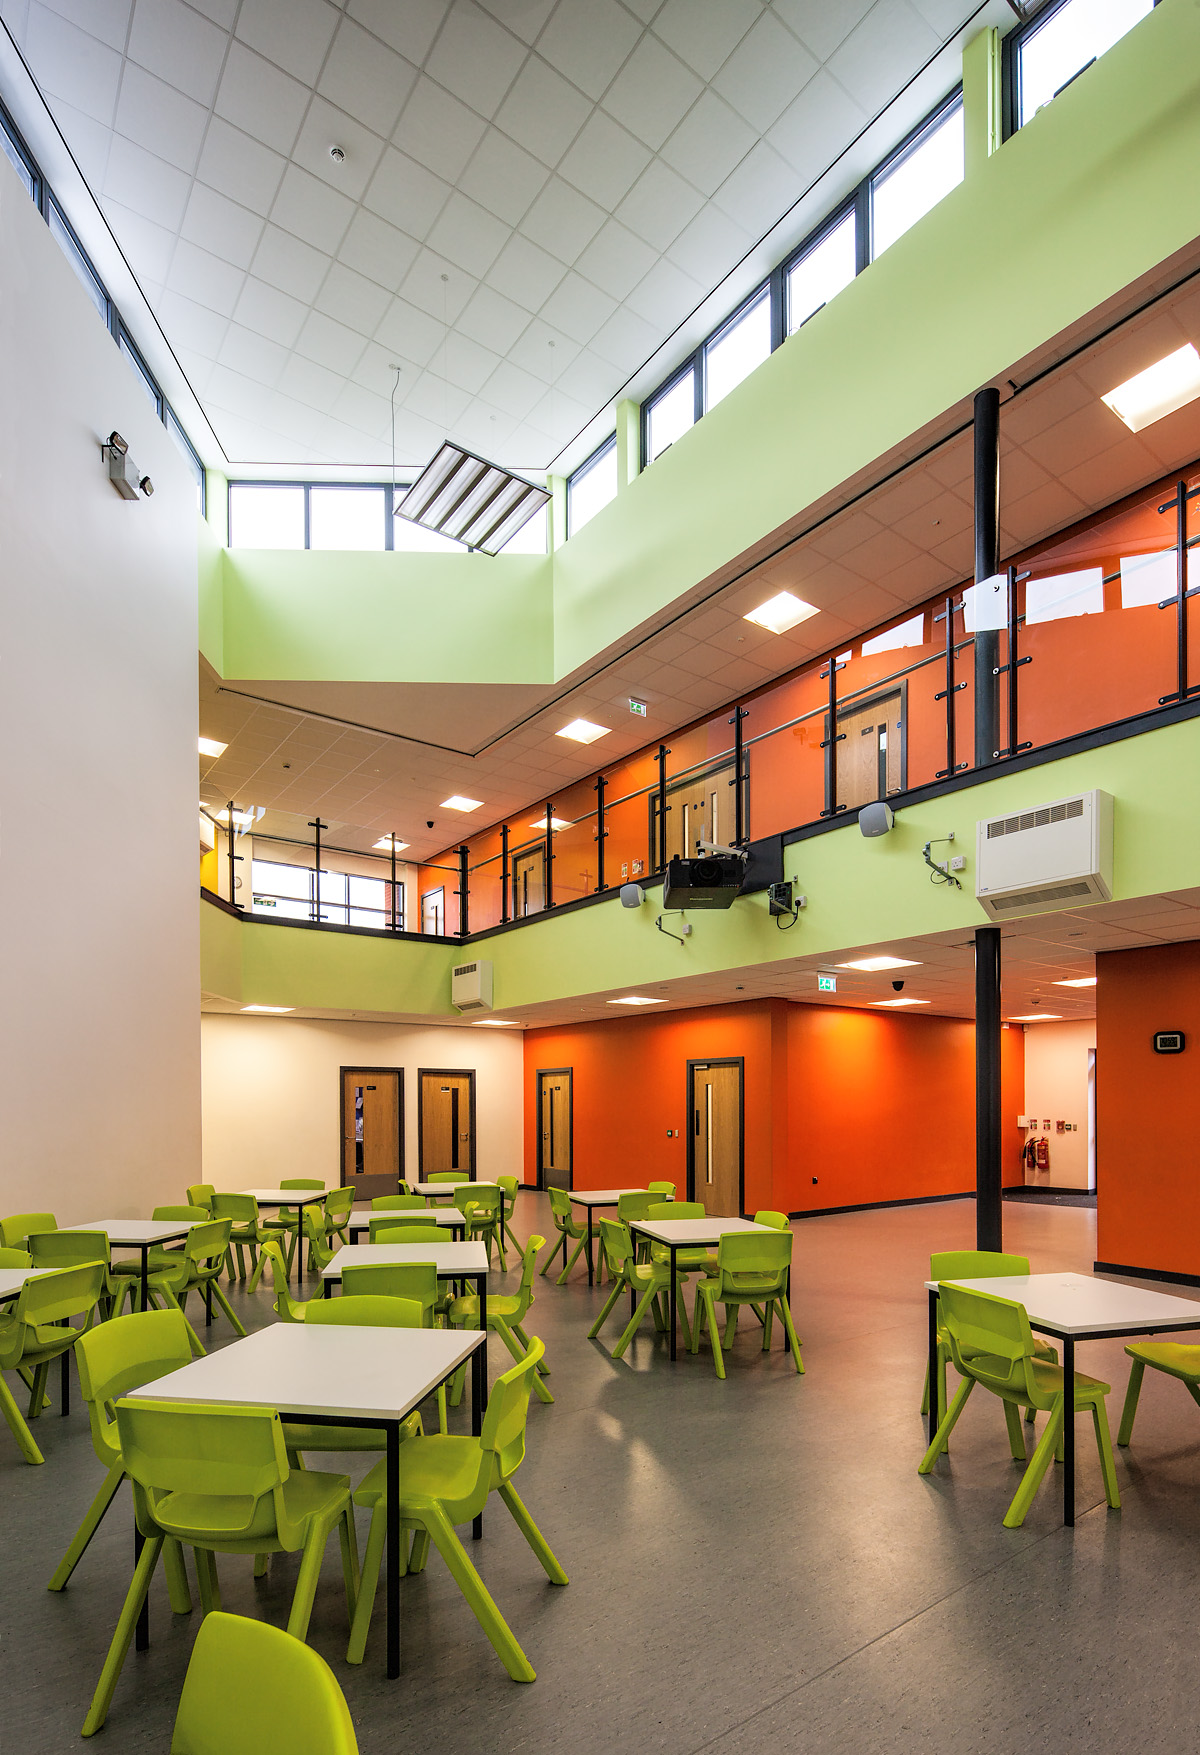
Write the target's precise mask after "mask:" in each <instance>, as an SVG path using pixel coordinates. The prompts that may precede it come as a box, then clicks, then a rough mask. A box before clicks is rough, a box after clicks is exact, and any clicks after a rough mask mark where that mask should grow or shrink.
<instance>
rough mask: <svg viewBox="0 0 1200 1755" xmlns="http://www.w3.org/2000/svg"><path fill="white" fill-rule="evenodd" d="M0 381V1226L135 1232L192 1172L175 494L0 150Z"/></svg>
mask: <svg viewBox="0 0 1200 1755" xmlns="http://www.w3.org/2000/svg"><path fill="white" fill-rule="evenodd" d="M0 385H2V386H3V409H4V417H3V420H2V421H0V749H2V750H3V760H2V763H0V1138H2V1139H3V1142H4V1149H3V1154H2V1155H0V1212H14V1211H18V1210H24V1209H28V1208H37V1209H49V1210H52V1211H54V1212H55V1213H56V1215H57V1217H58V1219H59V1222H60V1223H64V1222H70V1221H73V1220H79V1219H87V1218H89V1217H95V1218H105V1217H110V1216H126V1215H131V1214H137V1213H145V1214H148V1213H149V1211H150V1208H151V1206H152V1205H153V1204H154V1203H155V1202H156V1201H159V1200H162V1199H165V1198H167V1197H168V1196H171V1195H174V1194H175V1193H176V1191H177V1190H178V1188H179V1187H180V1186H182V1185H183V1184H184V1183H187V1182H190V1181H191V1180H192V1179H193V1175H194V1171H195V1170H196V1168H197V1167H198V1165H199V1155H200V1103H199V1096H200V1082H199V1025H198V1020H197V1015H196V1013H197V995H198V991H199V927H198V922H197V907H196V797H197V791H196V788H197V756H196V686H197V685H196V637H197V636H196V510H195V504H196V502H195V488H194V485H193V484H192V482H191V481H190V480H189V478H188V476H187V473H186V471H185V469H184V467H183V464H182V461H181V459H180V457H179V453H178V452H177V451H176V449H175V446H174V444H173V442H172V440H171V439H170V437H169V435H168V434H167V432H166V429H165V428H164V427H163V425H162V423H161V422H160V421H159V420H158V419H157V417H156V415H155V413H154V410H153V409H152V407H151V406H150V404H149V402H148V400H147V398H146V394H145V390H144V389H143V388H142V387H141V386H140V384H139V382H138V380H137V379H136V378H135V376H134V374H133V371H132V370H131V368H130V366H129V364H128V362H127V361H126V360H124V359H123V358H122V357H121V355H120V353H119V352H118V350H117V348H116V346H115V344H114V343H113V341H112V339H111V337H110V336H109V334H108V332H107V331H106V329H105V327H104V325H103V323H102V321H101V319H100V318H99V317H98V315H97V314H96V311H95V309H94V307H93V306H92V305H91V304H90V303H89V302H88V300H87V298H86V296H85V294H84V292H83V289H82V288H81V287H80V285H79V282H78V281H77V280H76V278H75V276H74V273H73V272H72V270H71V268H70V266H69V265H68V263H67V261H66V259H65V257H64V256H63V254H62V252H61V251H60V249H59V247H58V245H57V244H56V243H55V241H54V239H53V238H52V237H51V235H50V232H49V230H48V229H47V227H46V225H45V223H44V221H43V220H42V219H41V217H40V215H39V214H38V212H37V210H36V209H35V207H34V206H33V204H32V202H31V201H30V200H29V198H28V196H27V195H26V194H25V192H24V190H23V189H22V188H21V186H20V185H19V183H18V181H17V179H16V176H15V174H14V172H13V170H12V168H11V167H10V165H9V163H8V161H7V159H5V158H4V157H3V155H0ZM113 428H117V429H118V430H119V431H120V432H121V433H123V434H124V436H125V437H126V439H127V440H128V441H129V448H130V452H131V454H132V456H133V457H134V458H136V460H137V463H138V465H139V467H140V469H141V470H142V471H143V472H144V473H149V475H150V476H151V477H152V478H153V481H154V487H155V493H154V497H153V499H150V500H145V499H141V498H139V500H137V501H136V502H134V501H129V502H126V501H124V500H122V499H121V498H120V497H119V496H118V494H117V493H116V490H115V489H114V488H113V487H112V486H111V485H110V484H109V481H108V478H107V471H106V467H105V464H104V462H103V460H102V459H101V455H100V445H101V443H102V441H103V440H104V439H105V438H106V437H107V436H108V434H109V432H111V431H112V429H113Z"/></svg>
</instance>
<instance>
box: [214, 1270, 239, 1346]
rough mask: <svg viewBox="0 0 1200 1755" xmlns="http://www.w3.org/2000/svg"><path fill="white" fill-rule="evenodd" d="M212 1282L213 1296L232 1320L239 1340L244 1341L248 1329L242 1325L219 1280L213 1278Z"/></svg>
mask: <svg viewBox="0 0 1200 1755" xmlns="http://www.w3.org/2000/svg"><path fill="white" fill-rule="evenodd" d="M210 1283H211V1285H212V1294H213V1297H214V1298H215V1299H216V1301H217V1303H218V1304H219V1305H220V1307H221V1309H222V1310H223V1311H224V1312H225V1315H226V1316H227V1317H228V1318H229V1320H230V1322H231V1323H232V1324H233V1332H234V1334H235V1335H237V1337H238V1339H239V1340H243V1341H244V1340H245V1338H246V1330H245V1329H244V1328H243V1326H242V1323H241V1321H240V1319H239V1317H238V1313H237V1311H236V1310H235V1309H234V1308H233V1305H232V1304H231V1303H230V1302H229V1300H228V1298H227V1297H226V1296H225V1294H224V1292H223V1291H222V1290H221V1288H220V1286H219V1285H218V1283H217V1281H216V1280H213V1281H211V1282H210Z"/></svg>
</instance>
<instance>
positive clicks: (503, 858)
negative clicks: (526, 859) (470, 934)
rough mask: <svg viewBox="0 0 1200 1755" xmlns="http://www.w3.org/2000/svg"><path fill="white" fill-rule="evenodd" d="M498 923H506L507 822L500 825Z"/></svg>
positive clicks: (505, 924) (502, 924)
mask: <svg viewBox="0 0 1200 1755" xmlns="http://www.w3.org/2000/svg"><path fill="white" fill-rule="evenodd" d="M500 924H501V926H507V924H508V824H507V823H502V824H501V826H500Z"/></svg>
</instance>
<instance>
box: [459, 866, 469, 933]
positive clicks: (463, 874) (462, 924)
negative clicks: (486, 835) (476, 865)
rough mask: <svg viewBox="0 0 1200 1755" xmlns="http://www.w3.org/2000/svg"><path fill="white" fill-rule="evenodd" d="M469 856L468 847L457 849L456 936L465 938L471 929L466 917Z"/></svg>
mask: <svg viewBox="0 0 1200 1755" xmlns="http://www.w3.org/2000/svg"><path fill="white" fill-rule="evenodd" d="M470 857H471V849H470V848H469V847H465V846H464V847H460V848H459V850H458V936H459V938H466V937H467V935H468V934H469V932H470V930H471V923H470V920H469V918H468V899H469V897H470V893H471V890H470V885H471V871H470V866H469V865H468V863H467V861H468V860H469V859H470Z"/></svg>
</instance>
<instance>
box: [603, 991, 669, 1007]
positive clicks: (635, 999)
mask: <svg viewBox="0 0 1200 1755" xmlns="http://www.w3.org/2000/svg"><path fill="white" fill-rule="evenodd" d="M604 1003H605V1005H661V1004H662V1000H661V999H648V998H647V997H646V995H645V994H644V993H627V994H626V995H625V997H624V999H606V1000H605V1002H604Z"/></svg>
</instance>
